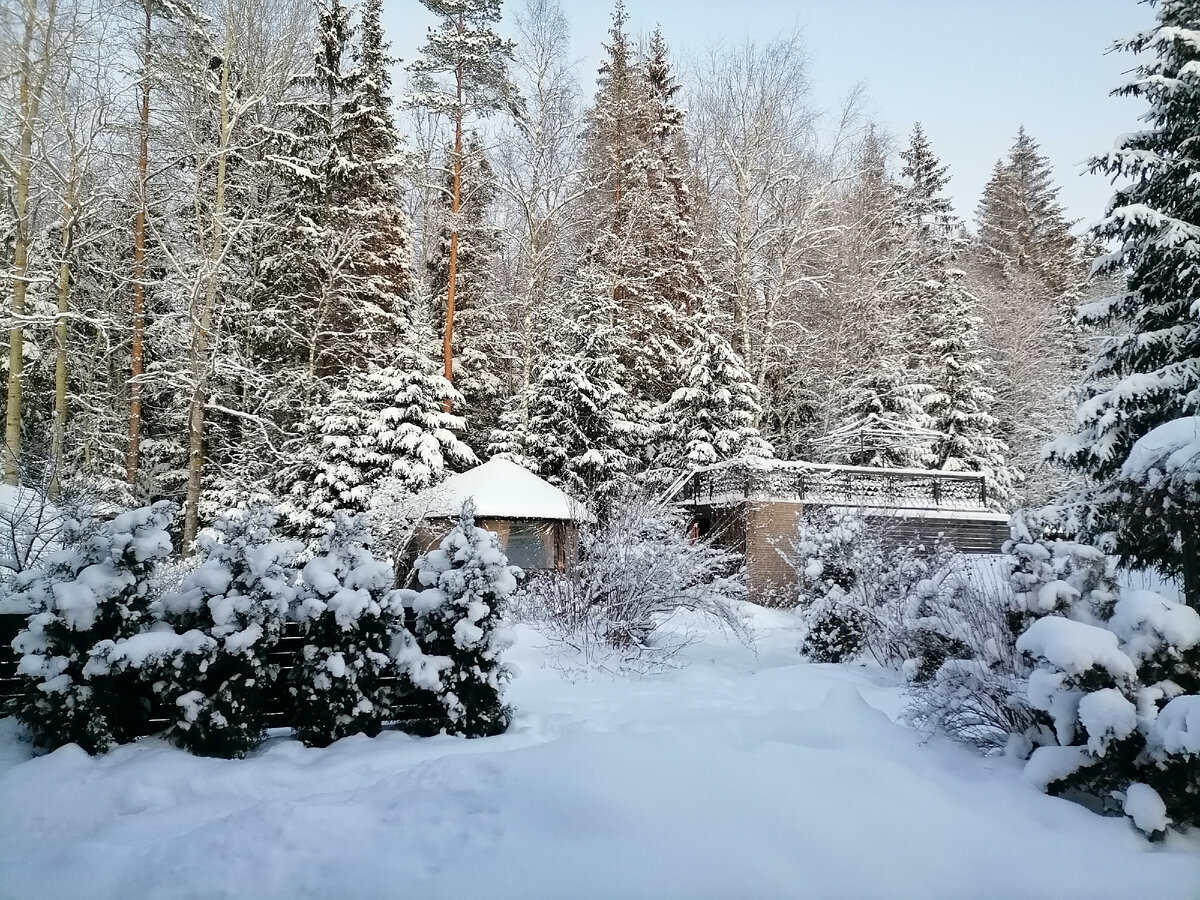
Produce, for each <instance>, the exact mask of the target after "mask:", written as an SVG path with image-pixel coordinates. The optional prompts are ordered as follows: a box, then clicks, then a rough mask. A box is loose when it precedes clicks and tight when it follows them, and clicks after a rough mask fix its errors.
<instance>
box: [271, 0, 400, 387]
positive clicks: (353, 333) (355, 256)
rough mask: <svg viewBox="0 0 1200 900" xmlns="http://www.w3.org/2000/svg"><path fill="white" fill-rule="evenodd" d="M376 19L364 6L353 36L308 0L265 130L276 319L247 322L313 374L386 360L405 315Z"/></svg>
mask: <svg viewBox="0 0 1200 900" xmlns="http://www.w3.org/2000/svg"><path fill="white" fill-rule="evenodd" d="M379 15H380V4H379V2H378V0H371V2H368V3H366V4H365V6H364V8H363V16H362V21H361V24H360V27H359V28H357V29H356V28H355V27H354V25H353V23H352V21H351V14H350V10H349V9H348V8H347V7H346V6H344V5H343V4H342V2H341V0H320V2H319V3H318V7H317V20H318V23H317V41H316V48H315V52H314V60H313V69H312V71H311V72H310V73H306V74H303V75H299V76H296V77H294V78H293V79H292V90H293V91H294V92H296V93H298V94H299V95H300V99H298V100H296V101H295V102H294V103H293V104H292V110H293V115H294V124H293V125H292V127H291V128H290V129H286V130H277V131H275V132H273V133H272V135H271V137H272V144H273V152H272V153H271V155H270V164H271V166H272V168H273V170H274V172H275V173H276V174H277V175H278V176H279V178H280V179H281V180H282V181H283V184H284V187H285V191H284V193H283V195H282V196H281V198H280V199H279V201H278V203H277V206H276V209H275V211H274V214H273V215H272V219H273V221H274V223H275V225H274V228H273V229H272V230H271V233H270V234H269V235H268V236H267V238H266V247H265V248H264V256H265V260H264V263H263V276H262V280H263V285H262V293H263V295H264V296H263V299H262V300H261V301H260V302H262V303H263V304H264V305H266V306H269V307H274V308H276V309H277V310H278V312H275V313H273V314H272V315H271V316H270V317H269V318H268V320H267V321H264V322H262V323H260V324H259V325H258V326H257V327H258V328H259V329H260V330H265V333H264V335H263V340H262V341H261V344H263V345H265V349H266V352H268V353H271V354H277V353H280V352H281V348H279V347H276V346H272V345H273V344H275V343H276V342H278V341H279V340H280V339H282V341H283V345H284V346H285V347H288V348H289V349H288V350H287V351H284V352H286V354H287V357H288V358H289V359H290V361H291V362H292V364H293V365H295V366H297V367H302V368H303V369H307V370H308V372H307V374H308V375H309V376H315V377H317V378H340V377H342V376H343V375H344V374H345V373H346V372H347V371H350V370H354V369H356V368H361V367H363V366H365V365H367V364H368V363H371V362H375V363H382V362H384V361H386V359H387V355H388V352H389V351H390V348H391V347H392V346H393V345H394V344H395V342H396V341H397V339H398V338H399V336H400V335H401V334H402V333H403V331H404V328H405V323H406V318H407V317H408V316H410V315H411V312H412V295H413V290H414V286H415V285H414V278H413V272H412V259H411V257H412V249H411V238H410V235H409V230H410V227H409V223H408V219H407V217H406V216H405V214H404V212H403V209H402V205H401V203H402V198H401V196H400V189H399V186H398V176H399V174H400V169H401V157H400V153H399V136H398V134H397V131H396V126H395V122H394V120H393V117H392V112H391V101H390V98H389V96H388V90H389V87H390V75H389V66H390V65H391V63H392V62H394V60H393V59H392V57H390V56H389V55H388V53H387V44H386V43H385V42H384V41H383V36H382V30H381V26H380V22H379ZM356 35H357V37H358V42H357V44H355V37H356ZM279 297H289V298H292V302H291V303H287V304H282V305H279V304H277V303H276V302H275V301H276V300H277V299H278V298H279ZM272 336H273V338H274V340H270V339H269V338H271V337H272ZM310 395H311V388H310ZM309 399H311V396H310V398H309Z"/></svg>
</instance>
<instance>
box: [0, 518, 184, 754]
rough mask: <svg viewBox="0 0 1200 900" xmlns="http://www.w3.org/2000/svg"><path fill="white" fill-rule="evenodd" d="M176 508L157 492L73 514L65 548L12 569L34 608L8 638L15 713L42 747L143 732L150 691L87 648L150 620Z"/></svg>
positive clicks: (111, 740)
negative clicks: (153, 499) (19, 690)
mask: <svg viewBox="0 0 1200 900" xmlns="http://www.w3.org/2000/svg"><path fill="white" fill-rule="evenodd" d="M176 511H177V507H176V506H175V505H174V504H173V503H170V502H167V501H161V502H159V503H155V504H154V505H153V506H148V507H144V508H142V509H135V510H131V511H129V512H125V513H122V514H120V515H118V516H116V517H115V518H113V519H112V520H110V521H107V522H103V521H98V520H96V519H82V520H80V519H70V520H68V521H67V522H66V523H65V524H64V526H63V529H62V534H61V540H62V548H61V549H58V550H55V551H52V552H50V553H48V554H47V555H46V556H45V558H44V559H43V565H42V567H41V568H37V569H32V570H29V571H26V572H22V573H20V574H19V575H18V576H17V577H16V579H15V588H16V591H17V593H18V597H19V599H20V601H21V602H22V603H24V604H27V605H28V607H29V608H30V609H32V610H33V614H32V615H31V616H30V618H29V624H28V625H27V627H26V628H25V630H24V631H22V632H21V633H20V634H18V635H17V637H16V638H15V639H14V640H13V647H14V649H15V650H16V651H17V652H18V653H19V654H21V661H20V664H19V666H18V670H17V671H18V674H19V676H20V677H21V679H22V680H23V682H24V691H23V696H22V697H21V698H19V699H18V701H17V704H16V714H17V717H18V718H19V719H20V720H21V721H22V722H24V723H25V724H26V725H27V726H28V727H29V729H30V731H31V732H32V734H33V739H34V741H35V742H36V743H37V744H38V745H39V746H42V747H59V746H62V745H63V744H68V743H71V742H75V743H77V744H79V745H80V746H81V747H83V749H85V750H86V751H88V752H89V753H100V752H103V751H105V750H107V749H109V748H110V747H111V746H112V745H114V744H120V743H125V742H127V741H131V740H133V739H134V738H136V737H138V736H139V735H141V734H143V733H144V729H145V726H146V721H147V718H148V714H149V711H150V699H149V696H148V694H147V692H146V691H144V690H142V689H140V687H139V683H138V680H137V678H136V677H133V676H131V675H130V674H128V673H126V672H119V671H105V670H97V669H95V668H94V667H93V666H91V665H90V662H91V653H92V651H93V649H94V648H95V647H96V646H97V645H99V644H101V643H103V642H106V641H114V640H121V639H125V638H129V637H132V636H133V635H135V634H137V633H138V632H140V631H141V630H143V629H144V628H145V627H146V626H147V624H148V623H149V621H150V619H151V614H150V592H149V582H150V576H151V574H152V572H153V569H154V567H155V566H156V565H157V564H158V563H159V562H160V561H161V560H163V559H165V558H166V557H167V556H168V555H169V554H170V552H171V536H170V535H169V534H168V532H167V526H168V524H169V523H170V522H171V520H172V519H173V518H174V516H175V514H176Z"/></svg>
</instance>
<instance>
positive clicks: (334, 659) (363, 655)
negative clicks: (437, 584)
mask: <svg viewBox="0 0 1200 900" xmlns="http://www.w3.org/2000/svg"><path fill="white" fill-rule="evenodd" d="M369 544H370V535H369V533H368V531H367V528H366V525H365V523H364V521H363V520H362V519H361V518H355V517H353V516H350V515H346V514H340V513H339V514H338V515H337V516H335V518H334V522H333V527H332V528H331V529H330V530H329V532H328V533H327V534H326V536H325V538H324V539H323V541H322V543H321V549H320V552H319V553H318V554H317V555H316V556H315V557H314V558H313V559H311V560H309V562H308V563H306V564H305V566H304V570H303V572H302V575H301V587H300V602H299V605H298V608H297V618H298V619H299V622H300V627H301V629H302V631H303V634H304V640H305V644H304V649H303V650H302V651H301V657H300V661H299V663H298V664H297V665H296V667H295V668H293V669H292V671H291V673H290V674H289V676H288V683H289V691H290V693H291V697H292V704H291V708H292V710H293V712H292V726H293V727H294V728H295V729H296V734H297V736H299V738H300V740H302V741H304V743H306V744H308V745H309V746H311V747H324V746H327V745H328V744H331V743H333V742H334V741H336V740H339V739H340V738H343V737H346V736H347V735H351V734H359V733H361V734H365V735H368V736H370V737H373V736H375V735H376V734H378V733H379V732H380V730H381V729H382V727H383V724H384V722H385V721H387V720H388V719H389V718H392V711H393V709H394V703H395V700H396V699H397V688H396V687H395V686H393V685H391V684H389V683H388V682H387V681H386V680H385V679H386V677H387V676H388V675H390V674H394V673H395V671H396V660H395V655H396V652H397V651H404V650H411V649H412V647H413V643H414V639H413V637H412V635H411V634H410V633H409V632H408V630H407V629H406V628H405V627H404V607H403V605H402V603H401V599H400V595H399V592H397V591H395V590H393V587H392V586H393V581H394V573H393V572H392V567H391V566H390V565H388V564H387V563H386V562H383V561H382V560H379V559H377V558H376V557H375V556H374V555H373V554H372V553H371V550H370V549H369Z"/></svg>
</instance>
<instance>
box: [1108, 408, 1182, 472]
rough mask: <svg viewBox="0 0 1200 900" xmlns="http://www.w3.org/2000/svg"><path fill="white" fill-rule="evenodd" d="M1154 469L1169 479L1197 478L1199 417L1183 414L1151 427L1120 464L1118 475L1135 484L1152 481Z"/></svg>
mask: <svg viewBox="0 0 1200 900" xmlns="http://www.w3.org/2000/svg"><path fill="white" fill-rule="evenodd" d="M1156 472H1157V473H1161V474H1162V475H1165V476H1166V477H1167V478H1169V479H1172V480H1183V481H1189V482H1194V481H1196V480H1197V479H1200V416H1184V417H1183V418H1179V419H1173V420H1171V421H1170V422H1165V423H1164V424H1162V425H1159V426H1158V427H1157V428H1153V429H1151V430H1150V431H1149V432H1147V433H1146V434H1145V435H1144V436H1142V437H1141V438H1139V439H1138V441H1137V443H1136V444H1134V445H1133V449H1131V450H1130V451H1129V456H1128V458H1127V459H1126V460H1125V463H1124V465H1122V466H1121V477H1122V478H1123V479H1125V480H1127V481H1133V482H1138V483H1147V482H1150V481H1152V480H1154V478H1153V476H1154V474H1155V473H1156Z"/></svg>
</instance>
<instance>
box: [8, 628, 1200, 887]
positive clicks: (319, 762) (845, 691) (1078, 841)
mask: <svg viewBox="0 0 1200 900" xmlns="http://www.w3.org/2000/svg"><path fill="white" fill-rule="evenodd" d="M745 609H746V612H747V614H748V615H750V616H752V617H753V618H752V620H751V625H752V627H753V628H754V629H755V631H756V634H757V636H758V641H757V648H756V650H751V649H749V648H746V647H744V646H742V645H741V644H739V643H737V642H730V641H726V640H725V639H723V638H721V637H720V636H719V635H718V634H716V633H713V632H704V633H703V640H701V641H699V642H698V643H696V644H694V645H692V646H691V647H690V648H688V650H686V651H685V661H686V662H687V665H686V666H685V667H683V668H680V669H677V670H672V671H669V672H667V673H665V674H662V675H659V676H656V677H645V678H613V677H602V676H599V675H596V676H592V677H590V678H583V679H580V680H577V681H574V682H571V681H566V680H564V679H563V678H562V676H561V674H560V673H559V671H558V668H556V666H558V664H559V663H560V662H561V660H560V659H558V658H556V657H554V656H552V655H550V654H549V652H548V651H547V650H545V649H543V646H544V643H545V642H544V640H543V639H542V638H541V636H540V635H539V634H538V633H537V632H535V631H534V630H532V629H531V628H530V627H529V626H527V625H518V626H516V628H515V629H514V630H515V632H516V634H517V636H518V644H517V647H516V648H515V650H514V651H513V657H512V658H513V659H514V661H515V662H516V663H517V664H518V665H519V666H520V668H521V670H522V673H523V674H522V676H521V677H520V678H518V679H517V680H516V681H514V682H513V684H512V685H511V686H510V690H509V695H508V698H509V699H510V700H511V701H512V702H513V703H514V704H515V705H516V708H517V711H518V715H517V718H516V721H515V723H514V726H513V728H512V729H511V730H510V731H509V733H507V734H505V735H502V736H500V737H496V738H487V739H481V740H473V741H465V740H461V739H456V738H451V737H445V736H442V737H434V738H414V737H409V736H406V735H403V734H400V733H398V732H391V731H389V732H385V733H384V734H382V735H380V736H379V737H378V738H374V739H367V738H362V737H350V738H346V739H344V740H341V741H339V742H337V743H335V744H334V745H332V746H331V747H328V748H325V749H322V750H316V749H308V748H305V747H303V746H302V745H301V744H300V743H299V742H298V741H296V740H294V739H292V738H290V737H287V738H285V737H282V736H276V737H273V738H272V739H271V740H269V741H268V743H267V744H266V745H265V746H264V747H263V748H262V749H261V750H259V751H258V752H256V753H255V754H253V755H252V756H251V757H250V758H248V759H245V760H236V761H231V760H219V759H211V758H200V757H193V756H189V755H187V754H186V753H184V752H182V751H180V750H178V749H176V748H173V747H171V746H170V745H168V744H166V743H165V742H163V741H161V740H159V739H148V740H145V741H142V742H140V743H138V744H135V745H132V746H126V747H119V748H117V749H115V750H114V751H113V752H111V753H109V754H108V755H106V756H103V757H97V758H90V757H88V756H86V755H85V754H83V753H82V751H80V750H79V749H78V748H76V747H74V746H68V747H64V748H62V749H61V750H58V751H56V752H54V753H51V754H48V755H45V756H42V757H39V758H31V754H30V752H29V749H28V747H27V745H25V744H23V743H21V742H20V741H19V740H18V739H17V731H16V726H15V725H14V724H13V723H12V722H11V721H10V720H3V721H0V895H4V896H12V897H28V896H36V897H40V898H46V900H54V898H74V897H79V896H87V897H89V898H94V900H109V898H130V897H137V898H208V897H257V898H264V900H274V898H281V900H282V898H326V897H335V896H354V897H357V898H391V897H395V896H398V894H403V895H404V896H410V897H421V898H428V900H437V898H460V897H476V896H481V895H484V894H486V896H488V897H489V898H495V900H504V898H542V897H544V898H558V897H580V898H590V897H622V898H742V897H754V898H785V897H786V898H804V897H812V898H862V897H889V898H959V897H975V898H1008V897H1022V898H1028V900H1037V898H1047V900H1050V898H1054V900H1060V898H1065V897H1105V898H1131V900H1132V898H1142V897H1154V898H1156V900H1185V898H1187V900H1192V898H1194V897H1195V886H1196V885H1197V884H1200V841H1197V839H1196V838H1195V837H1194V836H1193V837H1184V836H1180V835H1178V834H1168V835H1167V838H1166V840H1165V841H1163V842H1162V843H1160V844H1157V845H1151V844H1149V843H1148V842H1147V841H1145V839H1144V838H1142V837H1141V836H1140V835H1138V834H1137V832H1136V831H1134V830H1133V829H1132V828H1130V827H1129V826H1128V825H1127V824H1126V822H1125V821H1124V820H1122V819H1119V818H1103V817H1101V816H1097V815H1095V814H1093V813H1091V812H1089V811H1087V810H1085V809H1083V808H1082V807H1080V806H1077V805H1075V804H1073V803H1070V802H1068V801H1066V800H1062V799H1057V798H1053V797H1048V796H1045V795H1044V794H1042V793H1041V792H1040V791H1039V790H1038V788H1037V787H1036V786H1035V785H1031V784H1029V783H1027V782H1026V781H1024V780H1023V779H1022V777H1021V771H1020V770H1021V763H1020V762H1019V761H1018V760H1013V759H1004V758H987V759H985V758H980V757H977V756H974V755H972V754H971V753H969V752H968V751H967V750H965V749H963V748H962V747H960V746H958V745H954V744H951V743H950V742H948V741H944V740H942V739H939V738H934V739H929V738H928V737H927V736H926V735H923V734H921V733H918V732H916V731H914V730H911V729H908V728H905V727H903V726H901V725H899V724H896V722H895V721H894V719H895V718H896V716H897V715H898V714H899V711H900V709H901V707H902V705H903V699H902V697H901V690H902V689H901V687H900V685H899V684H898V683H897V679H896V676H895V675H894V674H892V673H889V672H887V671H884V670H880V669H872V668H851V667H842V666H831V665H814V664H808V663H803V662H801V661H799V659H798V657H797V653H796V649H795V648H796V643H797V641H798V639H799V635H798V633H797V632H796V630H795V626H794V622H793V619H792V618H791V617H790V616H788V615H787V614H786V613H783V612H777V611H771V610H763V609H759V608H753V607H749V606H747V607H745ZM687 624H688V625H689V627H691V628H692V629H693V630H696V629H699V628H701V627H702V626H701V625H700V624H699V623H698V622H694V623H693V622H689V623H687ZM1042 749H1044V750H1048V749H1052V748H1042ZM1058 749H1062V748H1058ZM1038 752H1039V753H1040V752H1041V751H1038ZM1137 802H1138V800H1137V798H1136V796H1135V800H1134V803H1135V807H1136V805H1137ZM1015 861H1017V862H1019V864H1014V862H1015Z"/></svg>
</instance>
